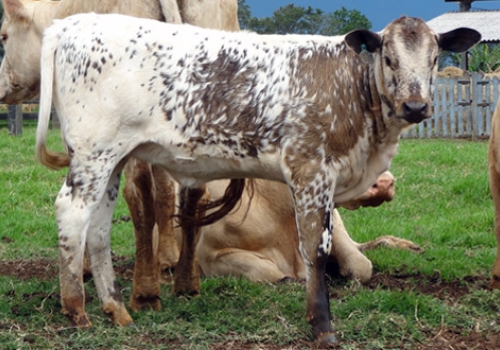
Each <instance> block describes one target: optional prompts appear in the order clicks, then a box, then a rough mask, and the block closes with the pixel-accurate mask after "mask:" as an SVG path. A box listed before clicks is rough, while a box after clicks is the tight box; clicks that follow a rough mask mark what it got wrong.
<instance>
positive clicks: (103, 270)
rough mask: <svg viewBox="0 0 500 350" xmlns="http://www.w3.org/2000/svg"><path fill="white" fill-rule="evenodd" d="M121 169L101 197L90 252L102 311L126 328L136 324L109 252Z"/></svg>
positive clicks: (89, 238)
mask: <svg viewBox="0 0 500 350" xmlns="http://www.w3.org/2000/svg"><path fill="white" fill-rule="evenodd" d="M121 168H122V166H120V167H119V168H117V169H115V170H114V171H113V173H112V174H111V177H110V179H109V182H108V184H107V186H106V192H105V195H104V196H102V199H101V201H100V204H99V206H98V207H97V208H96V210H95V211H94V212H93V214H92V221H91V224H90V227H89V230H88V234H87V249H88V252H89V257H90V267H91V269H92V276H93V277H94V283H95V286H96V290H97V294H98V296H99V300H100V303H101V309H102V311H103V312H104V313H105V314H106V315H108V316H109V317H110V318H111V320H112V322H113V323H114V324H116V325H119V326H127V325H131V324H133V320H132V318H131V317H130V315H129V313H128V312H127V310H126V308H125V305H124V304H123V302H122V299H121V293H120V287H119V286H118V284H117V283H116V277H115V272H114V270H113V264H112V261H111V249H110V231H111V222H112V221H111V219H112V215H113V210H114V208H115V205H116V199H117V197H118V192H119V188H120V174H121Z"/></svg>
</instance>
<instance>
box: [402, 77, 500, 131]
mask: <svg viewBox="0 0 500 350" xmlns="http://www.w3.org/2000/svg"><path fill="white" fill-rule="evenodd" d="M499 82H500V80H499V79H498V78H497V77H494V78H492V79H490V78H484V77H483V76H482V74H479V73H472V74H470V76H469V77H467V78H458V79H456V78H438V79H437V82H436V89H435V91H434V101H433V104H432V105H433V109H434V114H433V116H432V118H430V119H428V120H426V121H425V122H423V123H420V124H418V125H416V126H414V127H412V128H411V129H410V130H408V131H407V132H405V133H404V134H403V137H406V138H431V137H436V138H471V139H480V138H487V137H489V136H490V132H491V116H492V115H493V112H494V110H495V106H496V103H497V101H498V85H499Z"/></svg>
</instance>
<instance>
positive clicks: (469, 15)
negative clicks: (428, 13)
mask: <svg viewBox="0 0 500 350" xmlns="http://www.w3.org/2000/svg"><path fill="white" fill-rule="evenodd" d="M427 25H428V26H429V27H431V28H432V29H433V30H434V31H435V32H436V33H444V32H447V31H450V30H453V29H456V28H459V27H469V28H472V29H475V30H477V31H478V32H479V33H481V41H482V42H494V41H500V10H490V11H478V10H476V11H468V12H447V13H444V14H442V15H441V16H438V17H435V18H433V19H431V20H430V21H427Z"/></svg>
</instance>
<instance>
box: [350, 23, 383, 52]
mask: <svg viewBox="0 0 500 350" xmlns="http://www.w3.org/2000/svg"><path fill="white" fill-rule="evenodd" d="M345 42H346V43H347V45H348V46H349V47H350V48H351V49H353V50H354V52H356V53H361V51H363V49H364V48H366V50H367V51H368V52H375V51H376V50H377V49H379V48H380V45H381V43H382V39H381V38H380V35H378V34H377V33H374V32H371V31H369V30H366V29H360V30H354V31H352V32H350V33H348V34H347V35H346V36H345Z"/></svg>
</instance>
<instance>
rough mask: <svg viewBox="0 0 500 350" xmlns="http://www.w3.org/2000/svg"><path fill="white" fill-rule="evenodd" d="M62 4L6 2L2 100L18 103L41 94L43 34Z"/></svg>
mask: <svg viewBox="0 0 500 350" xmlns="http://www.w3.org/2000/svg"><path fill="white" fill-rule="evenodd" d="M58 3H59V2H58V1H54V2H42V1H30V2H21V1H19V0H3V5H4V18H3V21H2V28H1V29H0V39H1V40H2V44H3V47H4V50H5V54H4V57H3V60H2V64H1V66H0V101H2V102H4V103H9V104H14V103H19V102H21V101H23V100H29V99H31V98H34V97H36V96H37V95H38V93H39V91H40V54H41V46H42V34H43V30H44V29H45V28H46V27H48V26H49V24H50V22H51V20H52V17H53V15H54V12H55V6H56V5H57V4H58Z"/></svg>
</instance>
